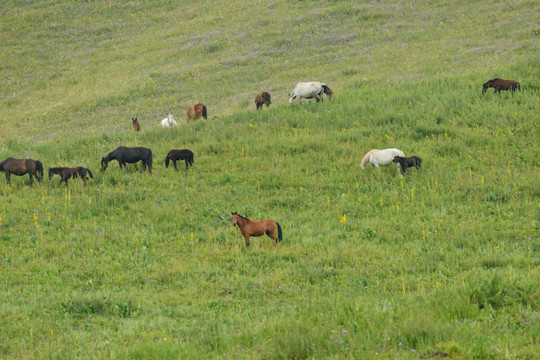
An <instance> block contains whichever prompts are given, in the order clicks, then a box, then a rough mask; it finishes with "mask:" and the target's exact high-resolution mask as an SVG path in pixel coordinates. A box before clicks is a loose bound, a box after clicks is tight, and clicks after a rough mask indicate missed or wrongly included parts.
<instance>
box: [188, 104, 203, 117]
mask: <svg viewBox="0 0 540 360" xmlns="http://www.w3.org/2000/svg"><path fill="white" fill-rule="evenodd" d="M201 116H202V117H203V118H204V119H207V118H208V115H207V112H206V106H205V105H203V104H197V105H193V106H192V107H190V108H189V110H188V111H187V113H186V121H189V120H191V119H193V120H197V119H199V118H200V117H201Z"/></svg>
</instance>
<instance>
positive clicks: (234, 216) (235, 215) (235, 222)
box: [231, 212, 238, 226]
mask: <svg viewBox="0 0 540 360" xmlns="http://www.w3.org/2000/svg"><path fill="white" fill-rule="evenodd" d="M231 215H232V224H233V226H236V225H238V213H237V212H231Z"/></svg>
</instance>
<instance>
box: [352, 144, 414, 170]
mask: <svg viewBox="0 0 540 360" xmlns="http://www.w3.org/2000/svg"><path fill="white" fill-rule="evenodd" d="M396 156H405V154H403V151H401V150H399V149H384V150H378V149H373V150H370V151H368V153H367V154H366V156H364V158H363V159H362V162H361V163H360V168H361V169H362V170H364V169H365V168H366V164H367V163H370V164H371V165H372V166H373V167H375V168H378V167H379V166H386V165H390V164H392V162H393V161H394V157H396ZM396 168H397V170H398V173H399V172H400V169H401V165H400V164H399V163H397V164H396Z"/></svg>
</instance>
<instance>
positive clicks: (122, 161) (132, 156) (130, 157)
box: [101, 146, 152, 174]
mask: <svg viewBox="0 0 540 360" xmlns="http://www.w3.org/2000/svg"><path fill="white" fill-rule="evenodd" d="M111 160H117V161H118V166H120V169H122V166H123V167H125V169H126V171H127V163H130V164H133V163H136V162H138V161H142V165H143V171H144V170H146V168H147V167H148V172H149V173H150V174H151V173H152V150H150V149H148V148H145V147H126V146H120V147H119V148H117V149H116V150H114V151H111V152H110V153H109V154H107V156H105V157H103V158H101V171H102V172H103V171H105V170H107V165H108V164H109V161H111Z"/></svg>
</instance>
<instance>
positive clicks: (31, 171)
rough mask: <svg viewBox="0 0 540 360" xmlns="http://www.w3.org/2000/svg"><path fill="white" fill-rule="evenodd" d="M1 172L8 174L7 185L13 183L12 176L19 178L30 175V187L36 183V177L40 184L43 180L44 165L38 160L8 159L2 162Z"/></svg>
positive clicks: (0, 164)
mask: <svg viewBox="0 0 540 360" xmlns="http://www.w3.org/2000/svg"><path fill="white" fill-rule="evenodd" d="M0 171H3V172H4V173H5V174H6V183H7V184H9V183H10V181H11V174H14V175H17V176H22V175H25V174H28V176H30V187H32V184H33V183H34V176H35V177H36V179H37V181H38V182H41V180H43V164H42V163H41V161H38V160H32V159H14V158H7V159H6V160H4V161H2V162H0Z"/></svg>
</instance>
